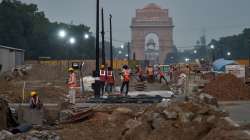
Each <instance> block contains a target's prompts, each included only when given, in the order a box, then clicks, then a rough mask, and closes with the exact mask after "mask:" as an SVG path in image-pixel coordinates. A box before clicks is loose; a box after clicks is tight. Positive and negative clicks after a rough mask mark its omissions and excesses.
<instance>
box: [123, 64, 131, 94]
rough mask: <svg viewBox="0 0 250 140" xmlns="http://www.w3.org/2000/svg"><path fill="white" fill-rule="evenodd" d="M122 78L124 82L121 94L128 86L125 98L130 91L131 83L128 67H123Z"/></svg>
mask: <svg viewBox="0 0 250 140" xmlns="http://www.w3.org/2000/svg"><path fill="white" fill-rule="evenodd" d="M122 77H123V78H122V79H123V80H122V86H121V94H122V93H123V89H124V87H125V86H126V92H125V96H127V95H128V91H129V81H130V70H129V68H128V66H127V65H124V66H123V71H122Z"/></svg>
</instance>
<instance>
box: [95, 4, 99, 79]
mask: <svg viewBox="0 0 250 140" xmlns="http://www.w3.org/2000/svg"><path fill="white" fill-rule="evenodd" d="M99 2H100V1H99V0H96V41H95V46H96V74H95V76H96V77H99Z"/></svg>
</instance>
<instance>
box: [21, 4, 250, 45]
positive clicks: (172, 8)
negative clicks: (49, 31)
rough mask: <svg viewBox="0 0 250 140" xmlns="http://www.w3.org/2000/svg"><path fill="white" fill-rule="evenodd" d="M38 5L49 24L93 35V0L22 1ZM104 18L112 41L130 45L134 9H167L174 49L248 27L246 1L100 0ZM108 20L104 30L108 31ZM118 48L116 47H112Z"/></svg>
mask: <svg viewBox="0 0 250 140" xmlns="http://www.w3.org/2000/svg"><path fill="white" fill-rule="evenodd" d="M22 1H23V2H27V3H36V4H38V7H39V10H41V11H44V12H45V14H46V16H47V17H48V18H49V19H50V20H51V21H58V22H66V23H70V22H71V21H73V23H74V24H86V25H88V26H90V27H91V28H92V31H95V1H96V0H22ZM100 2H101V7H104V8H105V16H106V19H108V14H109V13H112V14H113V24H114V27H113V28H114V29H113V30H114V38H115V39H117V40H122V41H130V28H129V26H130V24H131V18H132V17H133V16H135V9H137V8H143V7H144V6H145V5H146V4H148V3H151V2H154V3H156V4H158V5H160V6H161V7H162V8H168V9H169V12H170V13H169V14H170V16H171V17H173V21H174V25H175V29H174V43H175V45H176V46H177V47H180V48H181V47H191V46H193V45H194V44H195V42H196V40H197V39H199V37H200V36H201V35H202V30H204V29H205V31H206V35H207V40H208V42H209V41H210V40H211V38H215V39H218V38H219V37H223V36H227V35H233V34H238V33H240V32H241V31H242V30H243V29H244V28H245V27H249V26H250V8H249V5H250V0H100ZM107 23H108V20H107V21H106V25H105V28H106V30H108V25H107ZM115 44H116V45H118V44H119V43H115Z"/></svg>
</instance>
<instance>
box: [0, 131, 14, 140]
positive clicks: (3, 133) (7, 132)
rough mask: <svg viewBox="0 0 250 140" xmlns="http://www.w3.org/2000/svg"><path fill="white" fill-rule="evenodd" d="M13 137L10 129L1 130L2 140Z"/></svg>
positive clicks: (0, 137) (0, 138)
mask: <svg viewBox="0 0 250 140" xmlns="http://www.w3.org/2000/svg"><path fill="white" fill-rule="evenodd" d="M11 137H13V134H12V133H10V132H9V131H6V130H2V131H0V140H6V139H10V138H11Z"/></svg>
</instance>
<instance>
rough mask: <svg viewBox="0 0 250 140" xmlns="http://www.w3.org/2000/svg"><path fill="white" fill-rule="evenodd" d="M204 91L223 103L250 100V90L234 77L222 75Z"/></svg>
mask: <svg viewBox="0 0 250 140" xmlns="http://www.w3.org/2000/svg"><path fill="white" fill-rule="evenodd" d="M204 91H205V92H206V93H208V94H210V95H212V96H214V97H216V98H217V99H218V100H221V101H232V100H250V88H249V87H247V86H246V85H245V84H244V83H243V82H242V81H241V80H240V79H238V78H236V77H235V76H233V75H230V74H226V75H220V76H218V77H216V78H215V80H212V81H210V82H209V83H208V84H207V85H206V86H205V88H204Z"/></svg>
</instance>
